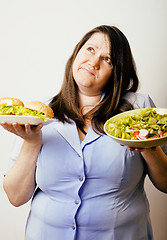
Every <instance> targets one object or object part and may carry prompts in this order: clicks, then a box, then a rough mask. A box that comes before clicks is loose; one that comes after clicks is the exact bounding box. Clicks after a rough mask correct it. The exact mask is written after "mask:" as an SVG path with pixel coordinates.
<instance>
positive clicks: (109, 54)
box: [85, 42, 111, 57]
mask: <svg viewBox="0 0 167 240" xmlns="http://www.w3.org/2000/svg"><path fill="white" fill-rule="evenodd" d="M85 45H92V46H94V47H95V48H97V49H98V48H99V47H98V46H97V45H95V44H94V43H88V42H87V43H86V44H85ZM106 55H108V56H109V57H111V53H106Z"/></svg>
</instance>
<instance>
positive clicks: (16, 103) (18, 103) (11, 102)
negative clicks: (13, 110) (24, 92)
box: [0, 97, 24, 107]
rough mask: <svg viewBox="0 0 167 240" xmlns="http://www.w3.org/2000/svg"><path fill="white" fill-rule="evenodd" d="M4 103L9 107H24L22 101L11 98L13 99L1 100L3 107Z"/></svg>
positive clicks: (0, 103)
mask: <svg viewBox="0 0 167 240" xmlns="http://www.w3.org/2000/svg"><path fill="white" fill-rule="evenodd" d="M3 103H6V104H7V106H10V105H14V106H22V107H24V103H23V102H22V101H20V100H19V99H18V98H11V97H3V98H0V105H2V104H3Z"/></svg>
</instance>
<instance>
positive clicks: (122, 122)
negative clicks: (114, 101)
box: [105, 107, 167, 140]
mask: <svg viewBox="0 0 167 240" xmlns="http://www.w3.org/2000/svg"><path fill="white" fill-rule="evenodd" d="M105 130H106V132H107V133H108V134H110V135H112V136H114V137H117V138H122V139H128V140H146V139H154V138H160V137H164V136H167V114H163V115H162V114H158V113H157V112H156V111H155V110H154V109H153V108H150V107H147V108H144V109H141V110H140V111H139V112H138V113H135V114H134V115H128V116H125V117H122V118H119V119H115V120H112V119H109V120H108V121H107V122H106V126H105Z"/></svg>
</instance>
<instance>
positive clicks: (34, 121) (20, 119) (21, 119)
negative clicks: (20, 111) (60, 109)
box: [0, 115, 54, 125]
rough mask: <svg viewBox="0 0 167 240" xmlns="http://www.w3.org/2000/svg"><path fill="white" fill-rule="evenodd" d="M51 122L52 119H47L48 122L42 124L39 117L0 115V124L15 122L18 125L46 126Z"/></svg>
mask: <svg viewBox="0 0 167 240" xmlns="http://www.w3.org/2000/svg"><path fill="white" fill-rule="evenodd" d="M53 121H54V119H49V120H48V121H46V122H44V121H42V120H41V119H40V118H39V117H32V116H17V115H0V123H2V122H6V123H9V124H12V123H15V122H17V123H18V124H25V123H29V124H31V125H38V124H39V123H42V124H43V125H47V124H49V123H51V122H53Z"/></svg>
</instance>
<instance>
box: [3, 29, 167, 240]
mask: <svg viewBox="0 0 167 240" xmlns="http://www.w3.org/2000/svg"><path fill="white" fill-rule="evenodd" d="M137 88H138V78H137V75H136V71H135V64H134V61H133V58H132V54H131V50H130V47H129V44H128V41H127V39H126V37H125V36H124V35H123V33H122V32H121V31H120V30H119V29H117V28H116V27H110V26H99V27H97V28H95V29H93V30H92V31H90V32H88V33H87V34H86V35H85V36H84V37H83V38H82V40H81V41H80V42H79V43H78V44H77V46H76V48H75V49H74V52H73V54H72V56H71V58H70V59H69V61H68V62H67V65H66V71H65V77H64V82H63V85H62V88H61V91H60V92H59V94H57V95H56V96H55V97H54V98H53V99H52V101H51V102H50V106H51V107H52V109H53V110H54V113H55V122H53V123H51V124H49V125H47V126H45V127H43V128H42V125H41V124H40V125H38V126H37V127H36V128H35V129H34V128H31V126H30V125H29V124H25V127H24V128H23V127H21V126H19V125H18V124H17V123H14V124H12V125H8V124H7V123H3V124H2V126H3V127H4V128H5V129H7V130H8V131H10V132H13V133H14V134H16V135H18V136H19V137H21V138H19V140H18V143H17V144H16V147H15V149H14V151H13V154H12V157H11V158H12V162H13V166H12V167H11V169H10V170H9V171H8V173H7V174H6V176H5V178H4V189H5V191H6V193H7V196H8V198H9V200H10V202H11V203H12V204H13V205H15V206H20V205H22V204H24V203H26V202H27V201H29V200H30V199H31V198H32V196H33V198H32V204H31V211H30V214H29V218H28V221H27V225H26V240H30V239H31V240H42V239H44V240H55V239H57V240H66V239H67V240H73V239H75V240H93V239H96V240H102V239H104V240H127V239H128V240H139V239H144V240H148V239H149V240H150V239H153V237H152V230H151V224H150V220H149V207H148V202H147V198H146V196H145V192H144V179H145V176H146V174H148V176H149V177H150V179H151V181H152V182H153V184H154V185H155V186H156V188H158V189H159V190H160V191H163V192H167V156H166V154H165V153H164V151H165V148H166V149H167V147H166V146H164V151H163V150H162V148H161V147H156V148H155V149H154V150H153V149H132V148H129V149H128V147H126V146H121V145H119V144H118V143H116V142H115V141H114V140H112V139H111V138H110V137H108V136H107V135H105V134H104V131H103V125H104V123H105V121H106V120H107V119H108V118H110V117H111V116H113V115H115V114H117V113H120V112H123V111H126V110H130V109H133V108H142V107H146V106H150V107H153V106H154V104H153V102H152V100H151V99H150V98H149V96H148V95H142V94H138V93H135V92H136V91H137ZM20 139H21V140H20Z"/></svg>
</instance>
